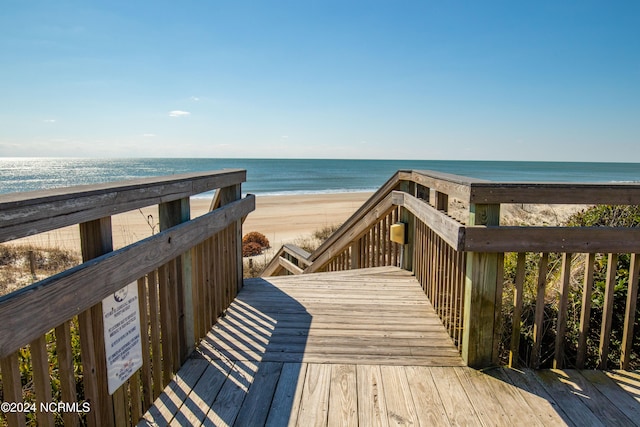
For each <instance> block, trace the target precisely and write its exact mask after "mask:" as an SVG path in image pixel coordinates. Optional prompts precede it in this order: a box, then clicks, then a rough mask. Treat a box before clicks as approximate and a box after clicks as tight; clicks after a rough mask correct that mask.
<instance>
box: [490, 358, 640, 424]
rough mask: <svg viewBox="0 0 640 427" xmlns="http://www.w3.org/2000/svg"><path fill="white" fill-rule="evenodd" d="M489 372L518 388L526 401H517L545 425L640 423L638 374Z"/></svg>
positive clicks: (502, 381) (497, 370)
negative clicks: (525, 405) (558, 422)
mask: <svg viewBox="0 0 640 427" xmlns="http://www.w3.org/2000/svg"><path fill="white" fill-rule="evenodd" d="M485 373H486V374H488V375H489V376H491V377H493V379H494V380H498V381H499V382H501V383H503V384H502V385H500V384H497V386H505V385H506V386H507V387H510V386H513V387H516V388H517V389H518V391H519V392H520V396H521V397H522V398H523V399H524V402H522V401H521V399H517V395H516V398H515V399H514V401H515V402H517V403H519V404H521V405H522V404H527V405H528V407H529V408H530V409H531V411H532V412H533V413H534V414H535V415H537V417H538V418H539V419H541V420H542V421H543V423H551V422H553V421H554V420H553V418H554V417H559V418H560V419H561V420H562V421H564V423H566V424H567V425H572V426H584V425H600V423H601V425H616V426H626V425H628V426H632V425H637V423H638V420H640V375H638V374H637V373H634V372H625V371H615V372H604V371H590V370H573V369H567V370H539V371H534V370H531V369H524V370H518V369H511V368H496V369H489V370H486V371H485ZM490 380H492V379H490ZM498 381H496V383H497V382H498ZM494 385H496V384H494ZM525 402H526V403H525ZM501 403H502V404H503V405H504V403H505V402H501ZM522 414H524V412H522ZM545 417H546V419H545ZM556 420H557V418H556ZM523 421H524V420H523Z"/></svg>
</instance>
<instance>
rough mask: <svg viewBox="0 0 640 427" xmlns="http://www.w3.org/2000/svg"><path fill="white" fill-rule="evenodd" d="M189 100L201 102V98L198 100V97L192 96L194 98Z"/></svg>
mask: <svg viewBox="0 0 640 427" xmlns="http://www.w3.org/2000/svg"><path fill="white" fill-rule="evenodd" d="M189 99H190V100H191V101H194V102H198V101H200V98H198V97H197V96H192V97H190V98H189Z"/></svg>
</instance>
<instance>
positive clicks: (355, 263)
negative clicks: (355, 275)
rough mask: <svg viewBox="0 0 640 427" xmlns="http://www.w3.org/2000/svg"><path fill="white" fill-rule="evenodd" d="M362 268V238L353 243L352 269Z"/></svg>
mask: <svg viewBox="0 0 640 427" xmlns="http://www.w3.org/2000/svg"><path fill="white" fill-rule="evenodd" d="M356 268H360V239H358V240H356V241H355V242H353V243H351V269H352V270H354V269H356Z"/></svg>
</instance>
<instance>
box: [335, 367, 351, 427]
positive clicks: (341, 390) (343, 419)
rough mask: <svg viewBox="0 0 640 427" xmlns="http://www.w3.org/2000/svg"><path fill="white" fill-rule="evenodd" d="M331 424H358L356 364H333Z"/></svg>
mask: <svg viewBox="0 0 640 427" xmlns="http://www.w3.org/2000/svg"><path fill="white" fill-rule="evenodd" d="M328 425H329V426H345V427H347V426H357V425H358V393H357V384H356V366H355V365H332V366H331V385H330V388H329V417H328Z"/></svg>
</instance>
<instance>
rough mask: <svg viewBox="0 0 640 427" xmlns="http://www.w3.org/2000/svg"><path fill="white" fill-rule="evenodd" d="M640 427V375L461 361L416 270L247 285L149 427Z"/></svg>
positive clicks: (152, 414)
mask: <svg viewBox="0 0 640 427" xmlns="http://www.w3.org/2000/svg"><path fill="white" fill-rule="evenodd" d="M525 423H526V424H527V425H576V426H584V425H639V424H638V423H640V375H639V374H636V373H630V372H610V373H603V372H594V371H537V372H533V371H515V370H509V369H493V370H487V371H484V372H480V371H476V370H473V369H471V368H467V367H465V366H464V364H463V363H462V360H461V358H460V357H459V355H458V352H457V350H456V349H455V347H454V346H453V344H452V342H451V340H450V338H449V336H448V334H447V333H446V331H445V330H444V327H443V326H442V324H441V323H440V320H439V319H438V318H437V316H436V315H435V314H434V312H433V310H432V308H431V304H430V303H429V301H428V300H427V299H426V297H425V296H424V293H423V292H422V290H421V289H420V286H419V284H418V282H417V281H416V280H415V278H414V277H413V276H411V275H410V273H408V272H406V271H403V270H400V269H396V268H390V267H381V268H373V269H362V270H351V271H346V272H339V273H319V274H309V275H303V276H287V277H277V278H269V279H250V280H246V281H245V287H244V289H243V290H242V291H241V292H240V293H239V295H238V297H237V298H236V300H235V301H234V302H233V304H232V305H231V307H230V308H229V310H228V311H227V313H226V315H225V317H224V318H222V319H221V321H220V322H219V323H218V324H217V325H216V326H215V327H214V328H213V329H212V330H211V331H210V332H209V334H208V336H207V337H206V339H205V340H203V342H202V343H201V345H200V347H199V348H198V350H197V351H196V352H195V353H194V354H193V355H192V357H191V358H190V359H189V360H188V361H187V362H186V363H185V365H183V367H182V369H181V370H180V372H179V373H178V375H177V376H176V378H175V380H174V381H173V382H172V383H171V384H170V385H169V386H168V387H167V388H166V389H165V392H164V393H163V394H162V395H161V396H160V397H159V398H158V399H157V401H156V402H155V404H154V406H153V407H152V408H151V409H150V410H149V411H148V412H147V413H146V414H145V416H144V418H143V420H141V422H140V425H168V424H169V425H201V424H204V425H239V426H260V425H272V426H285V425H300V426H310V425H320V426H322V425H328V426H334V425H353V426H355V425H360V426H373V425H429V426H430V425H435V426H438V425H485V426H493V425H496V426H500V425H504V426H512V425H519V424H525Z"/></svg>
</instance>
